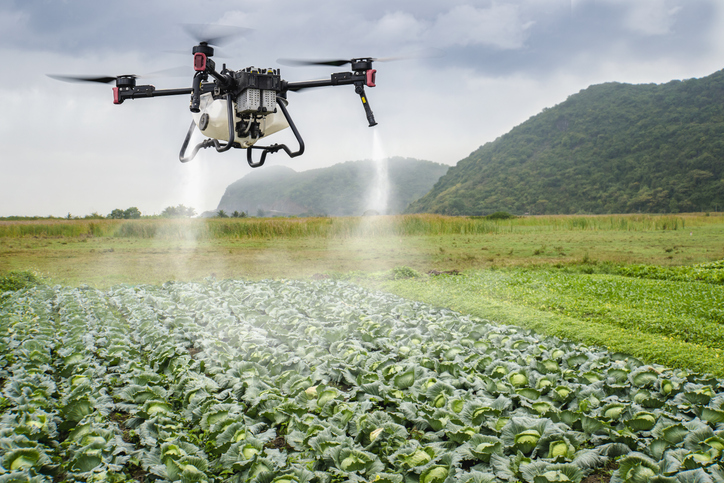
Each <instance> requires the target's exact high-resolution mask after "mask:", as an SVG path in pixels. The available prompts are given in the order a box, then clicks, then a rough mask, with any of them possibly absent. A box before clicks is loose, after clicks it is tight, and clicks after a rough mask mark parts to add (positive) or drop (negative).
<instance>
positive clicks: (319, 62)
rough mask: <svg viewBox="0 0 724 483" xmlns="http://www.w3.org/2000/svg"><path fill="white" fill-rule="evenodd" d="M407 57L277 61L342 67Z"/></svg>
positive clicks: (293, 64)
mask: <svg viewBox="0 0 724 483" xmlns="http://www.w3.org/2000/svg"><path fill="white" fill-rule="evenodd" d="M404 59H407V57H360V58H357V59H332V60H304V59H277V63H279V64H281V65H288V66H290V67H300V66H307V65H328V66H332V67H341V66H343V65H345V64H355V63H357V62H359V61H369V62H391V61H395V60H404Z"/></svg>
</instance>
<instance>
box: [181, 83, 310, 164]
mask: <svg viewBox="0 0 724 483" xmlns="http://www.w3.org/2000/svg"><path fill="white" fill-rule="evenodd" d="M226 105H227V112H228V123H229V142H227V143H221V142H219V140H218V139H211V138H207V139H204V140H203V141H202V142H200V143H199V144H197V145H196V146H194V148H193V150H192V151H191V154H189V155H188V156H185V153H186V149H187V148H188V145H189V142H190V141H191V135H192V134H193V132H194V128H195V127H196V122H195V121H191V125H190V126H189V130H188V132H187V133H186V139H185V140H184V142H183V144H182V145H181V152H180V153H179V161H181V162H182V163H188V162H189V161H191V160H192V159H194V157H195V156H196V153H198V152H199V150H201V149H205V148H210V147H212V146H213V147H214V148H215V149H216V151H217V152H220V153H221V152H224V151H228V150H229V149H231V148H232V147H233V148H240V149H241V145H240V144H239V143H237V142H234V139H235V132H234V125H235V124H234V107H233V102H232V97H231V94H228V95H227V103H226ZM277 106H278V107H279V108H280V109H281V110H282V113H283V114H284V118H285V119H286V120H287V123H288V124H289V127H290V128H291V129H292V132H293V133H294V137H295V138H296V139H297V142H298V143H299V148H298V149H297V150H296V151H292V150H291V149H289V147H287V145H286V144H272V145H271V146H253V145H252V146H249V147H248V148H244V149H246V161H247V163H249V166H251V167H252V168H258V167H259V166H263V165H264V162H265V161H266V156H267V154H269V153H272V154H273V153H276V152H277V151H279V150H284V152H286V153H287V156H289V157H290V158H295V157H297V156H301V155H302V154H304V140H303V139H302V136H301V135H300V134H299V130H297V126H296V125H295V124H294V121H292V118H291V116H290V115H289V111H287V108H286V106H285V105H284V102H283V101H282V102H278V103H277ZM252 149H261V150H262V153H261V158H260V159H259V161H258V162H256V163H255V162H254V161H252V151H251V150H252Z"/></svg>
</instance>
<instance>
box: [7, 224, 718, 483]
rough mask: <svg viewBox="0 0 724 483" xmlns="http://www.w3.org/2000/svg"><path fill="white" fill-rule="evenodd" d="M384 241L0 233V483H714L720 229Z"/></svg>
mask: <svg viewBox="0 0 724 483" xmlns="http://www.w3.org/2000/svg"><path fill="white" fill-rule="evenodd" d="M397 220H399V219H393V218H388V219H384V218H383V219H381V220H377V221H375V220H371V221H365V223H366V225H363V224H362V222H361V221H359V220H336V219H335V220H325V219H321V220H311V221H309V225H307V226H306V227H305V226H302V225H303V222H301V221H300V220H287V221H285V220H267V225H266V226H265V225H264V220H252V221H251V222H247V223H249V225H241V224H238V225H235V224H233V223H228V222H225V223H215V220H214V221H212V223H204V224H201V223H196V220H190V221H187V222H183V221H182V222H168V221H163V220H159V221H147V220H140V223H138V224H132V225H124V224H121V223H107V222H101V223H99V224H97V225H94V226H95V227H94V228H93V227H90V224H88V223H86V222H82V221H78V222H70V223H62V224H61V223H57V224H58V225H61V226H60V227H57V226H50V225H53V224H52V223H49V224H47V225H48V226H46V227H45V228H43V227H42V226H41V225H42V223H41V224H38V223H36V224H35V225H33V224H31V223H25V224H24V225H25V226H19V225H23V224H22V223H21V224H19V225H18V224H6V225H5V226H4V227H0V228H2V229H3V230H5V231H4V232H2V233H3V236H2V237H0V271H7V270H10V269H14V270H31V271H34V272H36V273H38V274H39V275H40V276H41V277H44V279H45V280H46V281H47V282H48V283H46V284H40V285H37V286H34V287H31V288H28V289H26V290H21V291H18V292H11V293H8V294H6V295H3V296H2V298H0V337H1V338H0V344H2V351H1V353H2V359H1V360H0V368H1V369H0V370H1V371H2V372H1V373H0V380H1V381H2V399H1V400H0V404H1V407H2V421H3V425H2V429H1V430H0V431H1V433H2V434H1V435H0V441H1V442H2V443H0V448H2V450H0V451H2V456H1V458H2V460H1V461H0V462H1V463H2V467H1V468H2V469H0V471H2V472H3V473H2V474H0V478H2V481H28V480H31V481H77V480H83V481H254V482H259V483H269V482H271V481H276V482H277V483H281V482H293V481H295V482H299V483H303V482H307V481H314V482H317V481H319V482H333V481H390V482H396V483H402V482H403V481H405V482H410V483H412V482H420V483H443V482H447V483H452V482H468V481H470V482H485V481H506V480H507V481H525V482H532V483H541V482H547V481H576V482H580V481H583V479H584V478H586V477H588V478H589V479H588V480H586V481H593V480H591V479H590V478H604V479H605V480H608V479H609V478H611V479H612V481H617V482H618V481H650V480H651V479H652V478H654V477H657V478H659V481H721V480H722V479H723V478H724V475H723V471H724V466H723V463H722V450H724V383H723V381H722V380H721V379H720V378H719V377H721V376H722V375H724V374H723V372H724V371H723V370H722V364H721V363H720V361H721V360H722V357H723V356H722V344H723V342H722V340H723V338H722V336H721V333H720V332H721V329H720V328H721V316H722V314H721V307H722V306H724V293H723V290H722V287H724V286H723V285H722V284H721V280H720V277H719V276H720V274H721V267H720V265H721V264H717V263H711V262H712V261H713V260H717V259H721V258H724V253H722V251H721V250H722V246H721V242H720V240H721V239H722V228H723V226H722V225H723V224H722V221H723V220H722V219H721V218H720V217H716V216H698V217H697V216H681V217H652V216H643V217H633V216H632V217H549V218H547V219H534V218H531V219H520V220H513V221H510V222H504V223H503V222H497V223H490V222H488V221H486V220H475V219H448V218H445V217H428V218H426V217H406V218H402V220H403V221H404V222H403V223H398V222H397ZM199 221H200V220H199ZM154 223H155V224H156V225H155V226H154ZM254 223H256V225H254ZM123 226H126V228H121V227H123ZM250 226H256V227H257V228H255V229H257V230H259V231H257V232H256V233H250V232H248V231H246V232H244V230H248V229H249V227H250ZM189 227H191V229H189ZM210 227H211V228H210ZM290 227H293V229H294V230H297V231H296V232H292V231H290V230H291V229H292V228H290ZM314 227H316V228H314ZM312 228H314V230H318V231H317V232H314V231H313V230H312ZM43 229H45V230H46V232H45V233H43V232H42V231H40V232H39V231H38V230H43ZM51 230H56V231H55V232H54V234H50V231H51ZM64 230H65V231H64ZM94 230H95V231H94ZM121 230H124V231H121ZM264 230H266V231H264ZM275 230H276V233H277V234H276V235H273V233H272V232H273V231H275ZM280 230H281V231H280ZM283 230H287V231H286V232H283ZM302 230H306V234H304V233H302ZM189 233H191V234H192V235H189ZM243 233H246V235H244V234H243ZM245 259H246V261H244V260H245ZM392 268H394V269H393V270H390V269H392ZM428 270H435V272H434V273H439V272H440V271H446V272H450V273H451V274H449V275H445V274H442V275H435V276H433V275H424V274H422V273H424V272H426V271H428ZM293 279H296V280H293ZM313 279H321V280H313ZM57 282H60V283H59V284H56V283H57ZM89 284H90V285H89ZM362 286H366V287H367V288H363V287H362ZM380 288H381V289H383V291H378V289H380ZM390 292H394V293H397V294H399V295H402V296H404V297H405V298H400V297H399V296H398V295H393V294H391V293H390ZM451 308H452V309H454V310H450V309H451ZM491 321H492V322H491ZM553 336H558V337H561V338H556V337H553ZM706 373H712V374H714V376H712V375H706ZM717 376H718V377H717Z"/></svg>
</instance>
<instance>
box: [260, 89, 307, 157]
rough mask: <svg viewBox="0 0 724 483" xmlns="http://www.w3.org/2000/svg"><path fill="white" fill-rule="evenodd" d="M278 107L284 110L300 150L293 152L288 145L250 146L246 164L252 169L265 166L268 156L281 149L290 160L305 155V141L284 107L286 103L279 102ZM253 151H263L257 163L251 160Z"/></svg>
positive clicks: (283, 112)
mask: <svg viewBox="0 0 724 483" xmlns="http://www.w3.org/2000/svg"><path fill="white" fill-rule="evenodd" d="M277 106H278V107H279V108H280V109H281V110H282V114H284V118H285V119H286V120H287V123H288V124H289V127H290V128H291V129H292V132H293V133H294V137H295V138H296V139H297V143H299V149H297V150H296V151H292V150H291V149H289V148H288V147H287V145H286V144H272V145H271V146H249V147H248V148H246V162H247V163H249V166H251V167H252V168H258V167H259V166H262V165H264V161H266V155H267V154H269V153H272V154H273V153H276V152H277V151H279V150H280V149H283V150H284V152H285V153H287V156H289V157H290V158H296V157H297V156H301V155H302V154H304V140H303V139H302V136H301V135H300V134H299V131H298V130H297V126H295V125H294V121H292V117H291V116H290V115H289V111H287V107H286V106H285V105H284V101H282V102H278V103H277ZM252 149H262V152H261V158H260V159H259V162H257V163H255V162H253V161H252V160H251V156H252V154H251V150H252Z"/></svg>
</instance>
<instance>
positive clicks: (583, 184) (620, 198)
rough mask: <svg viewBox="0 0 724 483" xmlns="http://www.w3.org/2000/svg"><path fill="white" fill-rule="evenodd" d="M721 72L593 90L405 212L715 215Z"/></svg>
mask: <svg viewBox="0 0 724 483" xmlns="http://www.w3.org/2000/svg"><path fill="white" fill-rule="evenodd" d="M723 176H724V71H719V72H716V73H714V74H712V75H710V76H708V77H704V78H701V79H689V80H685V81H671V82H668V83H666V84H660V85H657V84H645V85H631V84H621V83H607V84H601V85H594V86H591V87H589V88H587V89H584V90H582V91H580V92H579V93H577V94H574V95H572V96H570V97H569V98H568V99H567V100H566V101H565V102H563V103H561V104H558V105H557V106H555V107H552V108H549V109H544V110H543V112H541V113H540V114H538V115H536V116H534V117H532V118H530V119H529V120H527V121H526V122H524V123H523V124H521V125H519V126H517V127H515V128H513V129H512V130H511V131H510V132H509V133H507V134H505V135H503V136H501V137H500V138H498V139H496V140H495V141H493V142H490V143H487V144H485V145H484V146H481V147H480V148H479V149H478V150H476V151H474V152H473V153H471V154H470V156H468V157H467V158H465V159H463V160H461V161H460V162H458V164H457V165H456V166H454V167H452V168H450V170H449V171H448V172H447V174H446V175H445V176H443V177H442V178H440V181H438V182H437V183H436V184H435V186H434V187H433V188H432V190H431V191H430V192H429V193H428V194H426V195H425V196H423V197H422V198H420V199H419V200H417V201H415V202H414V203H412V204H411V205H410V206H409V207H408V208H407V210H406V211H407V212H409V213H420V212H432V213H443V214H450V215H463V214H465V215H484V214H489V213H493V212H496V211H508V212H510V213H514V214H524V213H530V214H543V213H551V214H553V213H632V212H648V213H668V212H674V213H675V212H680V211H682V212H683V211H708V210H721V209H722V208H724V177H723Z"/></svg>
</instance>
